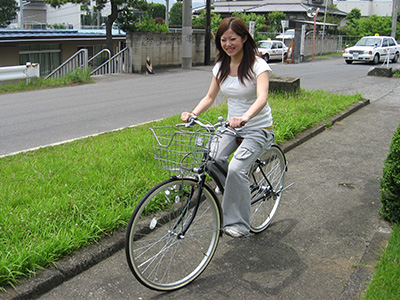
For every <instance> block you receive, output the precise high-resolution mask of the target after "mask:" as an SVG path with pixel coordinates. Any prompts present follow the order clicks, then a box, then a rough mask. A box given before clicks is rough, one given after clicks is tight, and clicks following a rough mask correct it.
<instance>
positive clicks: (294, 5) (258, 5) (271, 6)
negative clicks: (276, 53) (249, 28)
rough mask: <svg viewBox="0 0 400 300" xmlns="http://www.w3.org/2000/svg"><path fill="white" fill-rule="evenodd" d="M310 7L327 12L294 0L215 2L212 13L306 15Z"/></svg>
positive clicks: (321, 12)
mask: <svg viewBox="0 0 400 300" xmlns="http://www.w3.org/2000/svg"><path fill="white" fill-rule="evenodd" d="M285 1H286V3H285ZM310 7H318V8H319V12H320V14H323V13H324V11H325V8H324V7H320V6H313V5H308V4H305V3H301V2H296V1H293V0H282V2H280V1H272V0H269V1H266V0H259V1H243V0H241V1H240V0H239V1H221V2H220V1H218V2H214V4H213V9H212V11H213V12H215V13H233V12H235V11H241V12H248V13H270V12H273V11H282V12H286V13H290V12H291V13H306V12H307V9H309V8H310ZM204 8H205V7H204V6H201V7H198V8H196V9H194V10H193V11H194V12H196V11H199V10H201V9H204ZM330 12H331V13H334V14H335V15H340V16H347V13H345V12H343V11H340V10H334V11H330Z"/></svg>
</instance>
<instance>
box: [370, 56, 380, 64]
mask: <svg viewBox="0 0 400 300" xmlns="http://www.w3.org/2000/svg"><path fill="white" fill-rule="evenodd" d="M372 63H373V64H374V65H377V64H378V63H379V55H378V54H375V56H374V60H373V61H372Z"/></svg>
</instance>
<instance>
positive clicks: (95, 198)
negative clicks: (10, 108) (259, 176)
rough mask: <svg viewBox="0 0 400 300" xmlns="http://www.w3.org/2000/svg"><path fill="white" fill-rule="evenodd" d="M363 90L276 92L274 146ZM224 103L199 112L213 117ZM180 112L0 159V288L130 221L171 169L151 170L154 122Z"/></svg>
mask: <svg viewBox="0 0 400 300" xmlns="http://www.w3.org/2000/svg"><path fill="white" fill-rule="evenodd" d="M359 100H361V95H352V96H345V95H334V94H330V93H327V92H323V91H313V92H310V91H305V90H302V91H301V92H299V93H298V94H289V95H287V94H278V93H272V94H271V95H270V98H269V102H270V105H271V107H272V111H273V117H274V130H275V134H276V136H277V140H276V142H277V143H282V142H283V141H285V140H290V139H292V138H293V137H294V136H295V135H296V134H298V133H300V132H302V131H303V130H305V129H307V128H309V127H311V126H313V125H315V124H316V123H319V122H320V121H322V120H325V119H327V118H328V117H331V116H332V115H335V114H336V113H338V112H340V111H342V110H343V109H345V108H346V107H348V106H349V105H351V104H352V103H354V102H357V101H359ZM226 111H227V106H226V105H219V106H215V107H212V108H211V109H210V111H209V112H207V113H205V114H203V115H202V116H201V117H202V118H205V119H209V120H212V121H216V119H217V117H218V116H220V115H222V116H224V115H226ZM179 122H180V120H179V116H178V115H176V116H172V117H170V118H167V119H165V120H163V121H159V122H152V123H149V124H145V125H140V126H137V127H132V128H126V129H123V130H120V131H116V132H111V133H105V134H101V135H99V136H95V137H89V138H86V139H82V140H77V141H74V142H70V143H66V144H62V145H58V146H54V147H47V148H42V149H39V150H36V151H31V152H27V153H20V154H17V155H14V156H8V157H3V158H0V203H1V206H0V248H1V254H0V287H4V286H6V285H9V284H15V283H17V282H18V278H20V277H22V276H30V275H32V274H34V273H35V271H37V270H39V269H42V268H44V267H46V266H47V265H49V264H50V263H51V262H54V261H56V260H58V259H59V258H61V257H63V256H65V255H67V254H69V253H71V252H73V251H74V250H77V249H79V248H81V247H83V246H85V245H88V244H90V243H94V242H95V241H96V240H98V239H99V238H101V237H103V236H104V235H108V234H112V233H113V231H115V230H116V229H118V228H121V227H124V226H126V224H127V222H128V220H129V217H130V215H131V213H132V211H133V209H134V207H135V205H136V203H137V202H138V201H139V200H140V198H141V197H142V196H143V195H144V194H145V192H146V191H147V190H148V189H150V188H151V187H152V186H153V185H154V184H155V183H157V182H159V181H161V180H163V179H166V177H167V176H168V174H167V173H165V172H163V171H161V170H159V169H157V168H155V167H154V162H153V159H152V154H151V135H150V130H149V129H148V128H149V127H150V126H154V125H174V124H176V123H179Z"/></svg>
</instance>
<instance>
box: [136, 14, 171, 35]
mask: <svg viewBox="0 0 400 300" xmlns="http://www.w3.org/2000/svg"><path fill="white" fill-rule="evenodd" d="M137 31H139V32H169V29H168V27H167V25H165V22H164V20H162V22H161V23H157V22H156V21H155V19H153V18H152V17H150V16H148V15H145V16H144V17H142V19H141V21H140V23H139V24H138V25H137Z"/></svg>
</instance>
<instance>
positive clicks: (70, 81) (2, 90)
mask: <svg viewBox="0 0 400 300" xmlns="http://www.w3.org/2000/svg"><path fill="white" fill-rule="evenodd" d="M92 82H93V80H92V79H91V78H90V70H89V69H87V70H81V69H77V70H75V71H74V72H71V73H69V74H67V75H66V76H64V77H61V78H49V79H42V78H38V79H37V80H33V81H31V82H30V83H28V84H27V83H26V80H21V81H19V82H18V83H11V84H2V85H0V94H9V93H15V92H22V91H32V90H39V89H46V88H54V87H63V86H71V85H79V84H85V83H92ZM0 185H1V180H0Z"/></svg>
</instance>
